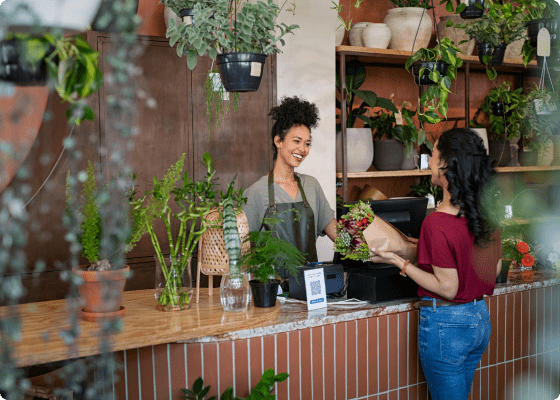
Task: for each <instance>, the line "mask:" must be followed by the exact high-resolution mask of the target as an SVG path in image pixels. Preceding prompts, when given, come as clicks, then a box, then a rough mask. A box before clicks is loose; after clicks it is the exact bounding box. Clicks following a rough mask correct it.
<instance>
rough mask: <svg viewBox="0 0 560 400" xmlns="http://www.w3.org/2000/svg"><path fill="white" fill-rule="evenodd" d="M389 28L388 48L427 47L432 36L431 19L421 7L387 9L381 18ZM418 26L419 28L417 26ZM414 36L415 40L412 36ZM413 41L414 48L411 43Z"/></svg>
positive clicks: (408, 49) (409, 49) (415, 48)
mask: <svg viewBox="0 0 560 400" xmlns="http://www.w3.org/2000/svg"><path fill="white" fill-rule="evenodd" d="M383 23H385V24H387V26H388V27H389V29H391V42H390V43H389V48H390V49H395V50H407V51H411V50H412V51H416V50H418V49H419V48H421V47H428V44H429V43H430V39H431V37H432V19H431V18H430V15H429V14H428V10H426V9H424V8H421V7H400V8H393V9H391V10H389V11H387V15H386V16H385V19H384V20H383ZM419 27H420V28H419ZM416 32H418V36H417V37H416V42H415V41H414V37H415V36H416ZM413 43H414V49H413V48H412V44H413Z"/></svg>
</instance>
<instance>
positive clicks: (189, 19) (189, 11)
mask: <svg viewBox="0 0 560 400" xmlns="http://www.w3.org/2000/svg"><path fill="white" fill-rule="evenodd" d="M196 3H199V1H197V0H159V2H158V4H163V5H164V6H165V7H166V8H169V9H170V10H171V11H172V12H173V13H174V14H175V15H176V16H177V17H179V18H180V19H181V21H182V22H184V23H185V24H186V25H187V26H188V25H192V24H193V23H194V6H195V5H196ZM175 22H177V21H176V20H175ZM168 24H169V22H168Z"/></svg>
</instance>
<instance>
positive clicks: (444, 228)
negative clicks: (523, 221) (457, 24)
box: [373, 129, 501, 400]
mask: <svg viewBox="0 0 560 400" xmlns="http://www.w3.org/2000/svg"><path fill="white" fill-rule="evenodd" d="M429 165H430V169H431V172H432V175H431V179H432V183H433V184H435V185H438V186H441V188H442V189H443V201H442V202H441V204H440V206H439V207H438V208H437V210H436V212H433V213H432V214H430V215H429V216H427V217H426V219H425V220H424V222H423V224H422V228H421V231H420V238H419V240H418V244H417V246H418V265H412V264H410V263H409V262H408V261H407V260H404V259H402V258H401V257H399V256H398V255H396V254H394V253H390V252H379V253H378V254H377V256H376V257H374V259H373V261H374V262H387V263H391V264H393V265H395V266H397V267H398V268H400V269H401V275H404V276H408V277H410V278H412V279H413V280H414V281H415V282H416V283H418V285H419V289H418V295H419V296H420V297H421V298H422V300H421V301H420V329H419V332H418V342H419V351H420V361H421V362H422V368H423V370H424V375H425V376H426V380H427V382H428V387H429V390H430V393H431V395H432V398H433V399H434V400H444V399H446V400H447V399H457V400H466V399H467V397H468V394H469V391H470V387H471V384H472V381H473V376H474V372H475V370H476V366H477V364H478V362H479V361H480V359H481V357H482V354H483V353H484V351H485V349H486V346H487V345H488V341H489V339H490V317H489V314H488V309H487V308H486V303H485V302H484V300H483V299H482V296H483V295H491V294H492V293H493V290H494V282H495V278H496V276H497V275H498V273H499V268H498V267H499V265H500V264H501V263H500V262H498V263H495V262H493V263H492V264H491V268H490V269H488V268H483V267H481V266H480V265H474V264H473V261H472V260H473V245H475V244H476V245H485V244H487V243H488V242H489V241H490V238H491V236H492V233H493V229H492V228H491V227H490V224H489V221H488V220H487V219H486V217H485V216H486V215H488V214H485V212H483V209H482V206H481V202H482V199H483V198H484V196H485V194H486V192H485V190H486V189H487V188H488V186H490V185H488V184H489V183H490V182H491V181H492V177H493V176H494V175H495V171H494V169H493V167H492V160H491V159H490V158H489V157H488V156H487V155H486V150H485V148H484V144H483V142H482V139H481V138H480V137H479V136H478V135H476V134H475V133H473V132H472V131H470V130H468V129H452V130H449V131H447V132H444V133H443V134H442V135H441V136H440V138H439V139H438V140H437V141H436V143H435V145H434V150H433V154H432V158H431V160H430V164H429Z"/></svg>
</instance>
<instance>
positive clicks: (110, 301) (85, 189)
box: [64, 161, 130, 321]
mask: <svg viewBox="0 0 560 400" xmlns="http://www.w3.org/2000/svg"><path fill="white" fill-rule="evenodd" d="M70 179H71V177H70V171H68V173H67V175H66V212H65V216H64V221H65V224H66V225H67V226H69V225H71V220H72V218H75V219H77V220H78V221H79V223H80V232H79V235H78V243H79V244H80V246H81V254H82V256H83V257H84V258H86V259H87V260H88V262H89V265H78V266H75V267H73V268H72V273H73V274H74V275H75V276H77V277H78V278H79V279H80V281H81V284H80V285H79V286H78V291H79V294H80V298H81V299H82V301H83V302H84V305H83V308H82V310H81V311H82V318H83V319H85V320H87V321H96V320H97V319H107V318H115V317H119V316H121V315H123V314H124V311H125V309H124V307H122V306H121V303H122V294H123V291H124V285H125V282H126V278H127V277H128V275H129V271H130V267H129V266H128V265H118V264H117V263H111V262H110V261H109V260H108V259H106V258H105V259H100V250H99V247H100V241H101V233H102V229H103V226H102V225H103V224H102V220H101V218H100V215H99V204H98V200H97V195H98V193H97V183H96V179H95V170H94V168H93V165H92V163H91V161H88V166H87V169H86V179H85V181H84V183H83V185H82V190H81V195H80V197H79V199H78V198H74V196H73V195H72V194H71V190H70ZM80 201H81V204H78V203H79V202H80Z"/></svg>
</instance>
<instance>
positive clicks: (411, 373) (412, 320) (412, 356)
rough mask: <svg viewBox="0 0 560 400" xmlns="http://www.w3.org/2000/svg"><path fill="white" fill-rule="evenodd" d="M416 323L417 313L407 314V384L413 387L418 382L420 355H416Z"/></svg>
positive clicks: (417, 319) (415, 311) (417, 320)
mask: <svg viewBox="0 0 560 400" xmlns="http://www.w3.org/2000/svg"><path fill="white" fill-rule="evenodd" d="M418 323H419V312H418V310H414V311H411V312H409V313H408V384H409V385H414V384H415V383H417V382H418V365H419V363H420V361H419V360H420V355H419V354H418Z"/></svg>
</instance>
